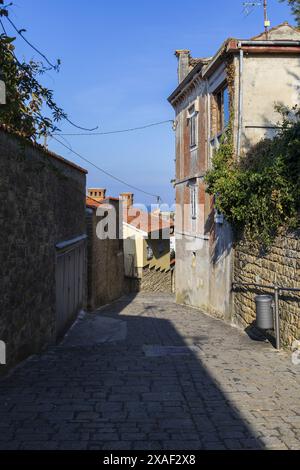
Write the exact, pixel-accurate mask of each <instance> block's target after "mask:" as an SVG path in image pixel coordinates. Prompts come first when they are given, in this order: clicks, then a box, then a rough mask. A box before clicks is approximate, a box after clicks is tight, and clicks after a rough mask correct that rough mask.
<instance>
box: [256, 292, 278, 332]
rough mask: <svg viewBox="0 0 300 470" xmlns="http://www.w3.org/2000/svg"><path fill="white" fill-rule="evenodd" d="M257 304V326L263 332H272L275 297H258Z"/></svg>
mask: <svg viewBox="0 0 300 470" xmlns="http://www.w3.org/2000/svg"><path fill="white" fill-rule="evenodd" d="M255 304H256V326H257V327H258V328H260V329H261V330H271V329H272V328H274V323H273V306H272V304H273V297H272V296H271V295H257V296H256V297H255Z"/></svg>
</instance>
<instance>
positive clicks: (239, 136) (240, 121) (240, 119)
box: [236, 42, 244, 158]
mask: <svg viewBox="0 0 300 470" xmlns="http://www.w3.org/2000/svg"><path fill="white" fill-rule="evenodd" d="M238 47H239V48H240V58H239V103H238V132H237V146H236V151H237V157H238V158H239V157H240V153H241V140H242V125H243V72H244V51H243V49H242V47H241V43H240V42H239V44H238Z"/></svg>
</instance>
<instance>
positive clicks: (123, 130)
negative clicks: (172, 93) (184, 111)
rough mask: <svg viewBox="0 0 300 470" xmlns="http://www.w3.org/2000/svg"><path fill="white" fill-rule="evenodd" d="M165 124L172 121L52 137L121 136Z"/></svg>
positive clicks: (60, 133) (58, 133)
mask: <svg viewBox="0 0 300 470" xmlns="http://www.w3.org/2000/svg"><path fill="white" fill-rule="evenodd" d="M167 122H172V123H173V120H172V119H168V120H166V121H159V122H154V123H152V124H146V125H145V126H140V127H132V128H129V129H121V130H115V131H107V132H93V133H89V134H87V133H83V132H79V133H73V134H72V133H62V132H57V133H54V134H52V135H57V136H60V135H61V136H69V137H71V136H93V135H109V134H121V133H123V132H134V131H138V130H141V129H148V128H149V127H154V126H161V125H162V124H166V123H167Z"/></svg>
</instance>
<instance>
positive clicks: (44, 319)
mask: <svg viewBox="0 0 300 470" xmlns="http://www.w3.org/2000/svg"><path fill="white" fill-rule="evenodd" d="M85 184H86V171H85V170H84V169H82V168H80V167H79V166H77V165H75V164H73V163H71V162H69V161H67V160H65V159H64V158H62V157H60V156H58V155H56V154H54V153H52V152H49V151H46V150H45V149H43V148H42V147H40V146H37V145H33V144H31V143H30V142H28V141H26V140H24V139H23V138H21V137H18V136H15V135H12V134H10V133H8V132H6V131H5V130H4V129H0V195H1V204H0V221H1V231H0V266H1V268H0V271H1V275H0V340H1V341H4V342H5V345H6V358H7V366H6V368H5V367H4V366H1V367H0V373H2V372H3V371H5V370H6V369H7V368H10V367H12V366H13V365H14V364H16V363H17V362H19V361H20V360H22V359H24V358H25V357H27V356H28V355H30V354H33V353H37V352H39V351H41V350H42V349H44V348H45V347H47V346H49V345H50V344H53V343H54V342H55V341H56V340H57V339H58V338H59V337H60V336H61V335H62V334H63V333H64V331H65V330H66V328H67V327H68V325H70V323H71V322H72V321H73V319H74V318H75V317H76V314H77V313H78V311H79V310H80V309H81V307H82V306H83V304H84V303H85V286H86V281H85V275H86V256H85V238H86V222H85Z"/></svg>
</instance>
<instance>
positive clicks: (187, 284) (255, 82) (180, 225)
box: [169, 23, 300, 323]
mask: <svg viewBox="0 0 300 470" xmlns="http://www.w3.org/2000/svg"><path fill="white" fill-rule="evenodd" d="M176 56H177V57H178V78H179V85H178V86H177V88H176V90H175V91H174V92H173V93H172V94H171V96H170V97H169V102H170V103H171V105H172V106H173V108H174V110H175V113H176V118H175V124H176V180H175V188H176V203H177V212H176V218H175V234H176V296H177V301H178V302H180V303H185V304H189V305H193V306H196V307H203V308H205V309H206V310H207V311H210V312H211V313H213V314H215V315H217V316H220V317H222V318H225V319H228V320H232V317H233V312H234V309H233V299H232V289H231V287H232V280H233V266H234V257H233V249H232V244H233V236H232V230H231V227H230V226H229V225H228V224H227V223H226V221H225V220H223V217H222V215H220V214H217V213H216V211H215V208H214V204H213V200H212V198H211V197H210V196H208V195H207V194H206V192H205V183H204V176H205V173H206V171H207V170H208V169H209V168H210V166H211V161H212V155H213V152H214V149H215V148H217V147H218V146H219V143H220V139H221V138H222V135H223V133H224V131H225V130H226V128H227V126H228V123H229V120H231V124H232V130H233V141H234V147H235V153H236V155H238V156H239V155H241V154H242V153H244V152H246V151H247V150H248V149H249V147H251V146H252V145H253V144H255V143H257V142H258V141H259V140H260V139H262V138H264V137H272V136H274V133H275V132H276V130H277V122H278V120H279V119H280V116H279V114H277V113H276V111H275V108H274V105H275V102H277V103H278V102H279V103H282V104H284V105H287V106H293V105H295V104H296V103H298V102H299V76H300V60H299V59H300V32H299V31H297V30H296V29H294V28H292V27H291V26H289V25H288V24H287V23H283V24H282V25H279V26H278V27H276V28H273V29H272V30H270V32H269V37H268V39H266V37H265V35H264V34H261V35H259V36H257V37H255V38H252V39H250V40H239V39H228V40H226V41H225V42H224V43H223V45H222V46H221V48H220V49H219V51H218V52H217V53H216V54H215V55H214V56H213V57H212V58H202V59H194V58H192V57H191V55H190V51H188V50H178V51H176ZM244 323H245V322H244Z"/></svg>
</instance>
